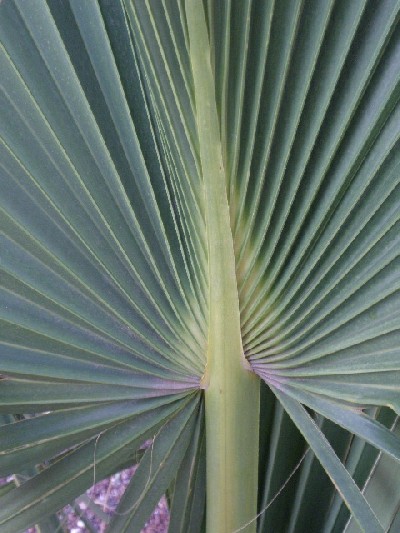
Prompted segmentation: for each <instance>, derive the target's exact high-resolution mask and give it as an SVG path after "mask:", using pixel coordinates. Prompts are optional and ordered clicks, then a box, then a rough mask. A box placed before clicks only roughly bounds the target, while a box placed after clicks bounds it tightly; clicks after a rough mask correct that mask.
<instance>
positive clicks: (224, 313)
mask: <svg viewBox="0 0 400 533" xmlns="http://www.w3.org/2000/svg"><path fill="white" fill-rule="evenodd" d="M186 16H187V21H188V30H189V39H190V57H191V65H192V72H193V77H194V87H195V102H196V117H197V126H198V134H199V142H200V158H201V167H202V174H203V180H204V192H205V210H206V225H207V238H208V258H209V336H208V354H207V369H206V373H205V375H204V378H203V386H204V389H205V398H206V434H207V533H233V531H235V530H236V529H238V528H240V527H241V526H243V525H244V524H245V523H247V522H248V521H250V520H251V519H253V518H254V517H255V515H256V512H257V510H256V505H257V485H258V483H257V477H258V476H257V474H258V426H259V383H258V378H257V377H256V376H255V375H254V374H253V373H252V372H251V371H250V368H249V365H248V363H247V361H246V360H245V358H244V355H243V347H242V339H241V332H240V315H239V300H238V291H237V280H236V273H235V257H234V250H233V240H232V232H231V224H230V219H229V207H228V200H227V191H226V177H225V170H224V165H223V160H222V148H221V138H220V131H219V123H218V115H217V108H216V100H215V84H214V79H213V73H212V68H211V57H210V45H209V38H208V32H207V26H206V20H205V14H204V8H203V2H202V1H201V0H186ZM255 530H256V522H255V521H252V523H251V524H250V525H248V526H247V527H246V528H245V529H243V531H244V532H245V533H252V532H255Z"/></svg>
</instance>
